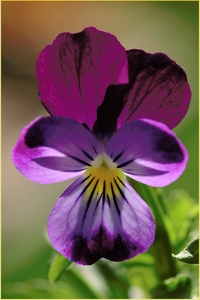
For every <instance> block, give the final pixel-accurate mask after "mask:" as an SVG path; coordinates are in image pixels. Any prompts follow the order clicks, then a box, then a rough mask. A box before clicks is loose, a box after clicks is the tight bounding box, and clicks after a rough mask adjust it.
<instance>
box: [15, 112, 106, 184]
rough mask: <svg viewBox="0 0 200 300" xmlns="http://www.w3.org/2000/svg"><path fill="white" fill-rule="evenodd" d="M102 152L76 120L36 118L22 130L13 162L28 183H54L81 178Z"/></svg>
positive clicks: (99, 146) (100, 147) (95, 140)
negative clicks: (30, 181)
mask: <svg viewBox="0 0 200 300" xmlns="http://www.w3.org/2000/svg"><path fill="white" fill-rule="evenodd" d="M101 149H102V146H101V145H100V143H99V142H98V140H97V139H96V138H95V137H94V136H93V135H92V134H91V133H90V131H89V130H88V129H86V128H85V127H84V126H83V125H81V124H79V123H78V122H76V121H75V120H72V119H67V118H64V117H39V118H37V119H36V120H34V121H33V122H32V123H30V124H29V125H28V126H27V127H25V128H24V129H23V131H22V133H21V135H20V138H19V140H18V141H17V144H16V146H15V148H14V150H13V161H14V164H15V166H16V168H17V169H18V170H19V171H20V172H21V173H22V174H23V175H24V176H26V177H27V178H28V179H30V180H32V181H36V182H39V183H53V182H59V181H64V180H67V179H71V178H74V177H76V176H78V175H81V174H83V173H84V172H85V170H86V168H87V167H89V166H90V165H91V163H92V161H93V160H94V159H95V158H96V157H97V156H98V154H99V153H100V152H101Z"/></svg>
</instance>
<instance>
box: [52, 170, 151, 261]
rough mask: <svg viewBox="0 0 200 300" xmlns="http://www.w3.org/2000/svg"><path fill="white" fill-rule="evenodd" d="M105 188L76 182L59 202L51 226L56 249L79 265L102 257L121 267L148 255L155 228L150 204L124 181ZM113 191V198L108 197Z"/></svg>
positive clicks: (88, 181)
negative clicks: (134, 259) (140, 254)
mask: <svg viewBox="0 0 200 300" xmlns="http://www.w3.org/2000/svg"><path fill="white" fill-rule="evenodd" d="M108 184H109V185H111V186H107V187H106V186H105V185H104V186H103V188H102V187H101V186H100V185H99V181H98V179H97V178H95V177H94V176H92V174H91V176H90V177H88V178H87V177H84V176H82V177H81V178H79V179H77V180H76V181H75V182H74V183H73V184H72V185H71V186H70V187H69V188H68V189H67V190H66V191H65V192H64V193H63V195H62V196H61V197H60V198H59V199H58V201H57V202H56V204H55V206H54V207H53V209H52V211H51V214H50V216H49V220H48V234H49V238H50V240H51V242H52V244H53V247H54V248H55V249H56V250H57V251H58V252H60V253H61V254H62V255H63V256H65V257H66V258H68V259H69V260H72V261H74V262H76V263H78V264H82V265H91V264H93V263H95V262H96V261H97V260H98V259H100V258H102V257H104V258H107V259H110V260H113V261H123V260H126V259H130V258H132V257H134V256H136V255H137V254H139V253H142V252H145V251H147V249H148V248H149V246H150V245H151V244H152V242H153V240H154V235H155V225H154V221H153V218H152V214H151V212H150V209H149V207H148V206H147V204H146V203H145V202H144V201H143V200H142V199H141V198H140V197H139V195H138V194H136V192H135V191H134V190H133V189H132V187H131V186H130V185H129V184H128V183H127V182H124V181H123V180H122V181H121V179H120V178H117V177H116V178H113V180H112V182H108V181H106V185H108ZM110 191H111V192H110Z"/></svg>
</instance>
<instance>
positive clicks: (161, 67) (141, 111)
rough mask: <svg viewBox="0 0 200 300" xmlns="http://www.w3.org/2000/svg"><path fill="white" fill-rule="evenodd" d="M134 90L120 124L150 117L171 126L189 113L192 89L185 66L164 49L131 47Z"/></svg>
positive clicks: (130, 92) (130, 74)
mask: <svg viewBox="0 0 200 300" xmlns="http://www.w3.org/2000/svg"><path fill="white" fill-rule="evenodd" d="M127 56H128V63H129V80H130V90H129V92H128V94H127V95H126V96H125V98H124V102H125V103H124V109H123V111H122V114H121V115H120V118H119V120H118V121H119V123H118V124H119V125H118V126H119V127H121V126H122V125H123V124H124V123H126V122H128V121H131V120H134V119H139V118H147V119H153V120H156V121H159V122H162V123H164V124H166V125H168V126H169V128H170V129H172V128H174V127H176V126H177V125H178V124H179V123H180V122H181V120H182V119H183V118H184V116H185V115H186V113H187V111H188V108H189V104H190V99H191V90H190V86H189V84H188V82H187V77H186V74H185V72H184V70H183V69H182V68H181V67H180V66H179V65H177V64H176V62H174V61H173V60H171V59H170V58H169V57H168V56H167V55H165V54H163V53H155V54H150V53H146V52H144V51H142V50H129V51H127Z"/></svg>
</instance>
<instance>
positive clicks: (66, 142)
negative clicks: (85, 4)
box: [13, 27, 191, 265]
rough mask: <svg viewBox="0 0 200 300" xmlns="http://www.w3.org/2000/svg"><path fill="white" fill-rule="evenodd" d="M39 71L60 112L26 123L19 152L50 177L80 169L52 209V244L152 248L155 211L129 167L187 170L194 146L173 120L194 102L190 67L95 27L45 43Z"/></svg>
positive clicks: (74, 250)
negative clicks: (184, 142)
mask: <svg viewBox="0 0 200 300" xmlns="http://www.w3.org/2000/svg"><path fill="white" fill-rule="evenodd" d="M36 76H37V80H38V87H39V96H40V99H41V101H42V104H43V105H44V106H45V108H46V109H47V110H48V112H49V113H50V114H51V116H47V117H39V118H37V119H36V120H34V121H33V122H31V123H30V124H29V125H28V126H27V127H25V128H24V129H23V131H22V133H21V135H20V138H19V140H18V141H17V144H16V146H15V148H14V150H13V161H14V164H15V166H16V167H17V169H18V170H19V171H20V172H21V173H22V174H23V175H24V176H26V177H27V178H28V179H30V180H32V181H35V182H38V183H41V184H47V183H55V182H61V181H65V180H68V179H72V178H76V180H75V181H74V183H73V184H72V185H71V186H70V187H68V188H67V189H66V191H65V192H64V193H63V194H62V195H61V196H60V198H59V199H58V200H57V202H56V204H55V206H54V207H53V209H52V211H51V213H50V216H49V219H48V235H49V238H50V241H51V242H52V244H53V247H54V248H55V249H56V250H57V251H58V252H60V253H61V254H62V255H64V256H65V257H66V258H68V259H69V260H71V261H74V262H76V263H78V264H82V265H86V264H88V265H90V264H93V263H95V262H96V261H97V260H98V259H100V258H102V257H104V258H107V259H110V260H113V261H122V260H126V259H130V258H132V257H134V256H136V255H137V254H139V253H142V252H145V251H147V249H148V248H149V246H150V245H151V244H152V243H153V241H154V236H155V224H154V220H153V217H152V214H151V211H150V209H149V207H148V205H147V204H146V203H145V202H144V201H143V200H142V199H141V197H140V196H139V195H138V194H137V193H136V192H135V190H134V189H133V188H132V187H131V185H130V184H129V183H128V181H127V180H126V176H129V177H131V178H132V179H134V180H136V181H138V182H141V183H143V184H147V185H150V186H154V187H162V186H166V185H168V184H170V183H171V182H173V181H175V180H176V179H177V178H178V177H179V176H180V175H181V174H182V172H183V171H184V169H185V166H186V163H187V159H188V155H187V151H186V149H185V147H184V146H183V145H182V143H181V142H180V141H179V140H178V138H177V137H176V135H175V134H174V133H173V132H171V130H170V129H172V128H173V127H175V126H176V125H177V124H178V123H179V122H180V121H181V120H182V119H183V117H184V115H185V114H186V112H187V110H188V107H189V102H190V97H191V92H190V87H189V85H188V82H187V78H186V75H185V72H184V71H183V69H182V68H181V67H180V66H178V65H177V64H176V63H175V62H174V61H172V60H171V59H170V58H169V57H168V56H166V55H165V54H163V53H156V54H149V53H145V52H144V51H142V50H129V51H126V50H125V49H124V47H123V46H122V45H121V44H120V43H119V41H118V40H117V39H116V37H115V36H113V35H111V34H109V33H105V32H102V31H99V30H97V29H95V28H93V27H89V28H86V29H84V30H83V31H82V32H80V33H75V34H71V33H62V34H59V35H58V37H57V38H56V39H55V40H54V41H53V43H52V44H51V45H48V46H46V48H45V49H44V50H43V51H42V52H41V53H40V55H39V57H38V60H37V64H36ZM161 122H162V123H161Z"/></svg>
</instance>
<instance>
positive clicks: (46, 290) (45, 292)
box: [2, 278, 79, 299]
mask: <svg viewBox="0 0 200 300" xmlns="http://www.w3.org/2000/svg"><path fill="white" fill-rule="evenodd" d="M2 297H3V299H72V298H78V297H79V294H78V293H77V291H76V290H74V289H72V288H71V286H70V285H69V284H66V283H63V282H57V283H56V284H52V283H50V282H49V281H47V280H45V279H40V278H39V279H33V280H30V281H28V282H16V283H8V284H5V285H4V286H3V290H2Z"/></svg>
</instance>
